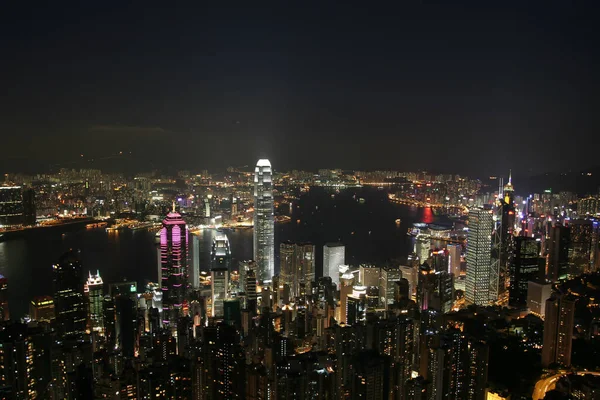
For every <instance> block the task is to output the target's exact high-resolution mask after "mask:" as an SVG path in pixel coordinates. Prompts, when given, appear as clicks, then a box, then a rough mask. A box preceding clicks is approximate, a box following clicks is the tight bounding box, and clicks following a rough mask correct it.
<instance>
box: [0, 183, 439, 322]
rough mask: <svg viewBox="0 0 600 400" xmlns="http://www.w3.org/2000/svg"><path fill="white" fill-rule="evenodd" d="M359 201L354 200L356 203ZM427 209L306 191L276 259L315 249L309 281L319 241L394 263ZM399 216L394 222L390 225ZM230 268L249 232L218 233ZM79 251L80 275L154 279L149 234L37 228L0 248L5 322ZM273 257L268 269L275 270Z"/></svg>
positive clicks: (349, 259) (247, 252)
mask: <svg viewBox="0 0 600 400" xmlns="http://www.w3.org/2000/svg"><path fill="white" fill-rule="evenodd" d="M361 198H362V199H364V201H359V200H360V199H361ZM432 218H433V217H432V214H431V210H428V209H419V208H416V207H409V206H406V205H399V204H392V203H390V202H389V201H388V199H387V194H386V193H385V191H382V190H377V189H370V188H369V189H367V188H358V189H347V190H343V191H341V192H340V193H336V192H331V191H326V190H324V189H320V188H314V189H311V191H310V192H308V193H305V194H303V195H302V196H301V197H300V199H299V200H297V201H296V202H294V203H292V207H291V221H290V222H287V223H278V224H276V226H275V243H276V257H277V256H278V247H279V243H280V242H281V241H285V240H292V241H306V242H312V243H314V244H315V245H316V248H317V254H316V256H317V263H316V272H317V276H320V275H321V269H322V249H323V245H324V244H325V243H327V242H337V241H339V242H342V243H344V244H345V245H346V263H348V264H351V265H357V264H360V263H384V262H387V261H391V260H395V261H396V262H402V261H403V259H405V258H406V256H407V255H408V254H409V252H410V250H411V238H410V237H409V236H407V234H406V232H407V230H408V228H410V227H411V226H412V224H413V223H414V222H421V221H423V220H425V221H426V222H432ZM397 219H400V223H397V222H396V220H397ZM226 233H227V235H228V237H229V241H230V244H231V249H232V255H233V265H234V266H235V265H237V261H238V260H244V259H251V258H252V229H236V230H233V231H226ZM215 234H216V231H214V230H204V231H202V232H201V233H200V238H201V240H200V247H201V252H200V267H201V269H204V270H208V269H209V268H210V250H211V245H212V241H213V238H214V236H215ZM70 248H72V249H79V250H80V252H81V253H80V256H81V260H82V263H83V267H84V271H85V273H86V274H87V273H88V271H93V272H95V271H96V270H98V271H100V274H101V276H102V278H103V280H104V282H105V283H111V282H117V281H119V280H123V279H124V278H125V279H127V280H135V281H137V282H138V287H140V286H143V285H145V284H146V282H148V281H156V279H157V275H158V270H157V248H156V244H155V241H154V232H149V231H146V230H135V231H131V230H122V231H114V232H107V231H106V230H105V229H102V228H99V229H85V228H83V229H80V230H76V231H70V232H66V233H63V232H61V231H60V230H48V231H46V230H40V231H39V232H32V233H30V234H28V235H26V236H24V237H22V238H19V239H15V240H9V241H5V242H1V243H0V274H2V275H4V276H5V277H6V278H7V279H8V290H9V307H10V310H11V317H12V318H19V317H22V316H23V315H24V314H27V313H28V307H29V302H30V301H31V299H32V298H33V297H34V296H39V295H51V294H52V264H53V263H55V262H56V261H57V260H58V258H59V256H60V255H61V254H62V253H64V252H65V251H66V250H68V249H70ZM278 264H279V262H278V260H276V262H275V265H276V271H277V270H278Z"/></svg>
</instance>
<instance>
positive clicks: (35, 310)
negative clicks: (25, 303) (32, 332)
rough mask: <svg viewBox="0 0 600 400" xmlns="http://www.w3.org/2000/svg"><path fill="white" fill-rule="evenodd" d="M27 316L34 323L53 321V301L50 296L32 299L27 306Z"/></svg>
mask: <svg viewBox="0 0 600 400" xmlns="http://www.w3.org/2000/svg"><path fill="white" fill-rule="evenodd" d="M29 315H30V316H31V319H33V320H34V321H43V322H50V321H52V320H53V319H54V299H52V297H50V296H38V297H34V298H33V300H31V303H30V304H29Z"/></svg>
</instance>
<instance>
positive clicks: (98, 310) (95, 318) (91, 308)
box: [84, 271, 104, 334]
mask: <svg viewBox="0 0 600 400" xmlns="http://www.w3.org/2000/svg"><path fill="white" fill-rule="evenodd" d="M84 292H85V294H86V295H87V306H88V309H87V316H88V319H87V321H88V329H89V330H90V331H96V332H100V333H101V334H104V308H103V305H104V304H103V303H104V282H102V278H101V277H100V271H96V275H92V273H91V272H90V273H89V275H88V280H87V282H86V283H85V286H84Z"/></svg>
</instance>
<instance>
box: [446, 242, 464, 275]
mask: <svg viewBox="0 0 600 400" xmlns="http://www.w3.org/2000/svg"><path fill="white" fill-rule="evenodd" d="M446 250H447V251H448V272H449V273H451V274H452V275H454V277H455V278H458V277H459V276H460V255H461V253H462V246H461V245H460V244H458V243H448V245H447V246H446Z"/></svg>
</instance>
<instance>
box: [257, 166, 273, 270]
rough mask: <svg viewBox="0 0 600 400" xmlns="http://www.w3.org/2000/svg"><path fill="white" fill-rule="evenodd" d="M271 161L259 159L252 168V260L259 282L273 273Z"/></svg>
mask: <svg viewBox="0 0 600 400" xmlns="http://www.w3.org/2000/svg"><path fill="white" fill-rule="evenodd" d="M272 174H273V171H272V170H271V163H270V162H269V160H266V159H261V160H258V163H256V168H255V169H254V260H255V261H256V265H257V271H256V275H257V278H258V280H259V282H263V281H268V280H271V278H272V277H273V275H274V273H275V219H274V212H273V182H272Z"/></svg>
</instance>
